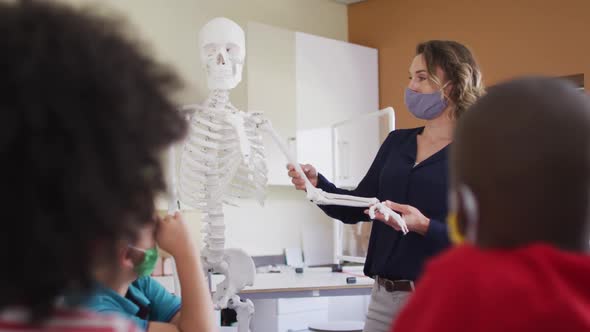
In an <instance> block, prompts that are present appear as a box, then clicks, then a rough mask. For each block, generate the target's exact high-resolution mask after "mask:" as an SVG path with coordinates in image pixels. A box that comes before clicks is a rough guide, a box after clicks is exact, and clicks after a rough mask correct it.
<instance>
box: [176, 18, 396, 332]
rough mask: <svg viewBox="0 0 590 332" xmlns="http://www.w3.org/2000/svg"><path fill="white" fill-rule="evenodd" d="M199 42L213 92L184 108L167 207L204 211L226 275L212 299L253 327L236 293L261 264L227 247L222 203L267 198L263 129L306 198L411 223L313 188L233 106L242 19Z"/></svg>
mask: <svg viewBox="0 0 590 332" xmlns="http://www.w3.org/2000/svg"><path fill="white" fill-rule="evenodd" d="M199 47H200V54H201V63H202V65H203V67H204V69H205V70H206V72H207V80H208V81H207V83H208V87H209V90H210V94H209V97H208V98H207V100H206V101H205V102H204V103H202V104H198V105H187V106H184V107H182V108H181V109H180V111H181V112H183V114H185V115H186V117H187V119H188V121H189V123H190V129H189V136H188V138H187V139H186V141H185V142H184V144H183V148H182V152H181V156H180V165H179V169H178V174H177V173H176V171H177V169H176V165H175V162H176V157H175V153H174V150H173V149H171V152H170V163H171V164H170V169H171V172H170V174H171V179H170V182H171V185H172V194H171V197H170V200H169V212H170V213H173V212H174V211H175V210H176V209H177V208H178V207H179V204H178V202H179V199H180V201H182V202H183V203H186V204H188V205H190V206H192V207H195V208H198V209H200V210H201V211H202V212H203V223H204V226H203V230H202V232H203V233H204V234H205V237H204V243H205V246H204V248H203V250H202V260H203V265H204V267H205V268H206V269H207V270H208V271H212V272H216V273H221V274H223V275H224V276H225V279H224V280H223V281H222V282H221V283H219V284H218V285H217V286H216V291H215V295H214V298H213V302H214V303H215V306H216V307H217V308H218V309H223V308H231V309H234V310H236V313H237V319H238V331H239V332H247V331H248V330H249V325H250V320H251V318H252V315H253V314H254V305H253V304H252V302H251V301H250V300H246V301H242V300H240V298H239V296H237V295H236V294H237V293H238V292H239V291H241V290H242V289H243V288H244V287H246V286H251V285H252V284H253V282H254V277H255V275H256V270H255V267H254V263H253V261H252V259H251V258H250V256H248V255H247V254H246V252H244V251H243V250H241V249H225V235H224V233H225V224H224V216H223V204H232V205H233V203H232V200H233V199H235V198H248V197H255V198H256V199H257V200H258V201H259V203H260V204H263V202H264V199H265V187H266V181H267V178H266V174H267V169H266V163H265V157H264V147H263V143H262V136H261V135H262V134H263V133H268V134H270V135H271V137H272V138H273V140H274V141H275V142H276V143H277V144H278V145H279V147H280V149H281V150H282V152H283V153H284V154H285V156H286V157H287V159H288V161H289V163H291V164H293V165H295V168H296V170H297V172H298V173H299V174H301V176H302V178H304V179H306V189H307V198H308V199H309V200H311V201H312V202H314V203H316V204H331V205H345V206H356V207H369V208H370V210H369V211H370V215H371V218H374V214H375V210H377V211H379V212H381V213H383V214H384V215H385V216H386V217H393V218H394V219H395V220H396V221H397V223H398V224H399V225H400V227H401V228H402V230H403V231H404V233H406V232H407V227H406V224H405V222H404V221H403V219H402V218H401V217H400V216H399V215H398V214H397V213H395V212H393V211H392V210H390V209H389V208H387V207H386V206H385V205H383V204H381V203H380V202H379V200H377V199H376V198H364V197H353V196H347V195H336V194H331V193H326V192H323V191H322V190H320V189H317V188H315V187H314V186H313V185H312V184H311V183H310V182H309V181H308V180H307V177H306V176H305V174H304V172H303V170H302V169H301V167H300V166H299V164H298V163H297V162H296V160H294V158H293V157H292V156H291V155H290V152H289V150H288V149H287V147H286V145H285V144H284V142H283V141H282V140H281V138H280V137H279V136H278V134H277V133H276V132H275V131H274V130H273V128H272V126H271V123H270V122H269V121H268V120H266V119H265V118H264V117H263V115H262V114H261V113H254V112H243V111H240V110H238V109H236V108H235V107H234V106H232V104H231V103H230V101H229V92H230V90H231V89H233V88H234V87H235V86H236V85H237V84H238V83H239V82H240V81H241V79H242V67H243V64H244V59H245V55H246V54H245V53H246V52H245V37H244V31H243V30H242V29H241V28H240V26H239V25H237V24H236V23H235V22H233V21H231V20H229V19H226V18H215V19H213V20H211V21H209V22H208V23H207V24H206V25H205V26H204V27H203V28H202V29H201V31H200V33H199Z"/></svg>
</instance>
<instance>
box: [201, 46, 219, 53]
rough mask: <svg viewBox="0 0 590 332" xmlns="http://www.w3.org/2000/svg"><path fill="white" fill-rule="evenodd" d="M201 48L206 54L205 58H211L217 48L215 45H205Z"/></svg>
mask: <svg viewBox="0 0 590 332" xmlns="http://www.w3.org/2000/svg"><path fill="white" fill-rule="evenodd" d="M203 48H204V49H205V54H207V56H213V55H215V52H216V51H217V47H215V44H207V45H205V46H203Z"/></svg>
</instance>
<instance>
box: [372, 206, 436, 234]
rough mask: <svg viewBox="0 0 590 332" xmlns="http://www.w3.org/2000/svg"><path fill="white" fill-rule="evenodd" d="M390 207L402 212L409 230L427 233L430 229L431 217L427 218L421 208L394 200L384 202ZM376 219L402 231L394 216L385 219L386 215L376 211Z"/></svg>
mask: <svg viewBox="0 0 590 332" xmlns="http://www.w3.org/2000/svg"><path fill="white" fill-rule="evenodd" d="M383 204H385V205H386V206H387V207H388V208H390V209H392V210H393V211H395V212H397V213H399V214H401V216H402V218H403V219H404V221H405V222H406V225H407V226H408V230H409V231H410V232H416V233H418V234H422V235H424V234H426V232H427V231H428V226H429V225H430V219H428V218H426V217H425V216H424V215H423V214H422V212H420V210H418V209H416V208H415V207H413V206H411V205H405V204H398V203H395V202H392V201H385V202H383ZM365 214H367V215H368V214H369V210H368V209H367V210H365ZM375 220H379V221H381V222H383V223H385V224H386V225H388V226H390V227H392V228H393V229H395V230H396V231H401V228H400V227H399V225H398V224H397V223H396V222H395V220H393V218H389V220H387V221H386V220H385V216H384V215H383V214H381V213H379V212H378V211H375Z"/></svg>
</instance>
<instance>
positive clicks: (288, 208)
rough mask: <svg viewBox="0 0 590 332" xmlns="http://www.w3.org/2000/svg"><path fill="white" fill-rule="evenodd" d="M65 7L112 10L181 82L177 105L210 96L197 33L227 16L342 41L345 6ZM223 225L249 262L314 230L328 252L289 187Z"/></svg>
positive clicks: (135, 1) (113, 1) (322, 222)
mask: <svg viewBox="0 0 590 332" xmlns="http://www.w3.org/2000/svg"><path fill="white" fill-rule="evenodd" d="M62 1H65V2H68V3H73V4H76V5H81V6H88V5H90V6H97V8H100V9H101V10H103V11H105V12H107V14H109V13H110V12H112V11H116V12H118V13H120V14H122V15H123V16H125V17H127V18H128V19H129V21H130V22H131V24H132V26H133V28H134V29H135V30H136V32H138V33H139V35H140V36H141V38H142V39H143V40H145V41H146V42H147V44H148V45H149V46H150V47H151V48H152V51H153V53H154V55H155V56H156V57H157V58H159V59H160V60H161V61H163V62H165V63H168V64H169V65H171V66H172V67H173V68H174V69H175V70H176V71H177V72H178V73H180V75H181V77H182V78H183V80H184V81H185V83H186V87H185V89H184V90H183V91H182V92H181V93H180V94H179V95H178V96H177V97H176V98H177V101H178V103H179V104H185V103H195V102H199V101H202V100H203V99H204V98H205V96H206V95H207V92H208V90H207V88H206V81H205V76H204V75H203V73H202V71H201V68H200V64H199V57H198V49H197V46H196V42H197V33H198V31H199V29H200V27H201V26H202V25H203V24H205V23H206V22H207V21H208V20H210V19H211V18H214V17H217V16H225V17H228V18H230V19H232V20H234V21H236V22H237V23H238V24H240V25H241V26H242V27H243V28H244V29H246V26H247V23H248V22H249V21H256V22H260V23H264V24H268V25H273V26H276V27H281V28H285V29H290V30H295V31H302V32H306V33H310V34H315V35H319V36H324V37H328V38H334V39H339V40H346V38H347V10H346V6H344V5H340V4H337V3H334V2H333V1H330V0H172V1H170V0H168V1H164V0H62ZM269 47H272V45H269ZM246 56H247V55H246ZM244 74H245V75H246V70H244ZM246 82H247V77H246V76H244V77H243V80H242V83H241V84H240V85H239V86H238V87H237V88H236V89H234V91H233V92H232V97H231V100H232V102H233V104H234V105H236V106H237V107H239V108H245V107H246V106H247V104H248V103H247V86H246ZM277 88H278V87H277ZM189 219H190V220H191V224H192V225H193V226H194V227H193V232H198V228H199V226H200V225H199V222H198V220H199V216H198V213H191V214H190V216H189ZM226 222H227V246H228V247H241V248H244V249H245V250H246V251H247V252H248V253H250V254H251V255H271V254H280V253H282V249H283V248H285V247H294V246H301V232H302V230H303V229H312V228H313V229H314V231H316V230H317V232H319V233H321V234H325V237H326V241H327V242H329V244H328V243H327V244H328V245H327V247H328V248H331V241H332V238H331V220H330V219H328V218H327V217H325V216H324V215H323V214H322V213H321V211H320V210H319V209H318V208H316V207H315V206H313V205H312V204H311V203H309V202H307V201H306V200H305V199H304V194H303V193H302V192H297V191H295V190H294V189H292V188H287V187H270V188H269V190H268V198H267V201H266V205H265V207H264V208H262V207H259V206H257V205H256V204H255V203H254V202H243V206H242V207H241V208H240V209H236V208H227V209H226Z"/></svg>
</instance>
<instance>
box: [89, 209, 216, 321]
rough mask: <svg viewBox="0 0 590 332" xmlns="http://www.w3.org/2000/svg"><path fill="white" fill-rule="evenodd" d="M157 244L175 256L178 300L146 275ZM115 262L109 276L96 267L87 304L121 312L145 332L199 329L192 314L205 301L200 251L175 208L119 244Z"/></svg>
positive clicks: (207, 300)
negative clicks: (114, 271)
mask: <svg viewBox="0 0 590 332" xmlns="http://www.w3.org/2000/svg"><path fill="white" fill-rule="evenodd" d="M158 247H159V248H161V249H163V250H165V251H167V252H169V253H170V254H171V255H172V256H173V257H174V259H175V262H176V265H177V269H178V276H179V279H180V283H181V286H182V287H181V289H182V294H181V295H182V300H181V298H180V297H178V296H175V295H172V294H170V293H169V292H168V291H167V290H166V289H165V288H164V287H163V286H162V285H160V284H159V283H158V282H157V281H155V280H153V279H152V278H151V277H150V275H151V274H152V272H153V271H154V268H155V266H156V263H157V261H158V258H159V257H158ZM117 262H118V265H119V267H120V269H121V271H122V272H121V273H119V275H118V276H117V277H110V274H108V273H106V272H107V271H101V270H97V271H96V272H95V279H96V281H97V283H98V287H97V289H96V292H95V293H94V295H93V296H92V297H90V298H89V299H88V300H87V301H86V302H85V305H86V307H88V308H89V309H91V310H93V311H97V312H101V313H117V314H120V315H123V316H126V317H127V318H129V319H131V320H133V321H135V322H136V323H137V324H138V325H139V326H140V327H142V328H143V329H144V330H146V331H148V332H168V331H200V325H199V324H202V322H200V321H199V320H196V319H195V315H194V313H195V312H197V311H196V310H199V308H202V307H204V306H207V305H210V302H211V301H210V293H209V291H208V289H207V288H206V287H205V285H206V282H205V280H204V275H203V272H202V269H201V266H200V259H199V252H198V250H197V249H196V247H195V246H194V245H193V242H192V240H191V238H190V236H189V232H188V230H187V227H186V224H185V222H184V221H183V219H182V216H181V215H180V213H176V214H175V215H174V216H166V217H164V218H161V219H160V218H157V219H156V220H155V221H154V223H152V224H150V225H147V226H144V227H143V228H142V229H141V230H140V231H139V232H138V236H137V238H136V239H134V240H132V241H130V242H128V243H122V244H121V245H120V249H119V255H118V257H117Z"/></svg>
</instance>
